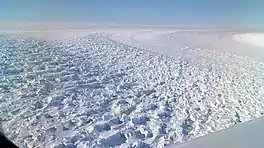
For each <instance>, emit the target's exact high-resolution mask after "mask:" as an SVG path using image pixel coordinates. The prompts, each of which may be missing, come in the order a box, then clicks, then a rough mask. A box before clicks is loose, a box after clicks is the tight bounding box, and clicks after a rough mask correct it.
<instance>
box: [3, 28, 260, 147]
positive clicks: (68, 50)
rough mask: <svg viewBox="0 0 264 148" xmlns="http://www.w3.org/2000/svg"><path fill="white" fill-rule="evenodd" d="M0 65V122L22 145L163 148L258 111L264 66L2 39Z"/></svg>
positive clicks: (103, 45) (95, 37) (198, 54)
mask: <svg viewBox="0 0 264 148" xmlns="http://www.w3.org/2000/svg"><path fill="white" fill-rule="evenodd" d="M183 53H184V54H183ZM0 61H1V62H0V69H1V70H0V121H1V124H2V126H3V130H4V133H5V135H6V136H7V137H8V138H9V139H10V140H12V141H13V142H15V143H16V144H17V145H18V146H20V147H55V148H84V147H95V148H97V147H104V148H106V147H127V148H141V147H165V146H167V145H168V144H171V143H178V142H179V143H181V142H185V141H187V140H190V139H193V138H197V137H200V136H203V135H206V134H209V133H213V132H215V131H219V130H222V129H225V128H228V127H230V126H232V125H235V124H239V123H243V122H245V121H249V120H252V119H253V118H256V117H259V116H261V115H263V113H264V111H263V107H264V99H263V98H264V90H263V89H264V85H263V84H264V75H263V74H264V65H263V64H262V63H260V62H257V61H255V60H253V59H250V58H247V57H238V56H235V55H232V54H228V53H216V52H212V51H206V50H203V49H200V50H197V49H191V48H188V47H186V48H184V49H183V48H177V49H175V54H173V55H167V54H162V53H156V52H154V51H151V50H149V49H145V48H143V47H142V48H141V47H136V46H132V45H128V44H124V43H120V42H117V41H114V40H112V39H111V38H110V35H109V34H108V33H93V34H88V35H87V36H85V37H76V38H71V39H68V40H56V41H44V40H37V39H33V38H26V37H9V36H1V37H0Z"/></svg>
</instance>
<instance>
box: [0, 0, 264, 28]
mask: <svg viewBox="0 0 264 148" xmlns="http://www.w3.org/2000/svg"><path fill="white" fill-rule="evenodd" d="M19 20H21V21H74V22H76V21H81V22H106V23H121V24H122V23H123V24H191V25H197V24H204V25H215V24H227V25H228V24H231V25H264V1H263V0H221V1H220V0H133V1H132V0H0V21H19Z"/></svg>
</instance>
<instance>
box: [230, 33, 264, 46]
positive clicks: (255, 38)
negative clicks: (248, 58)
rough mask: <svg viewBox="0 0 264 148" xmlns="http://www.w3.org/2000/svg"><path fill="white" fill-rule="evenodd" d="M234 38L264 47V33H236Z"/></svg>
mask: <svg viewBox="0 0 264 148" xmlns="http://www.w3.org/2000/svg"><path fill="white" fill-rule="evenodd" d="M234 39H235V40H237V41H238V42H241V43H244V44H249V45H253V46H257V47H264V33H245V34H236V35H234Z"/></svg>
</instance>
